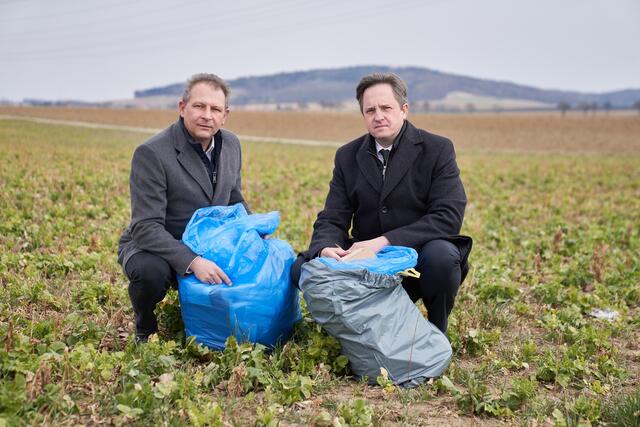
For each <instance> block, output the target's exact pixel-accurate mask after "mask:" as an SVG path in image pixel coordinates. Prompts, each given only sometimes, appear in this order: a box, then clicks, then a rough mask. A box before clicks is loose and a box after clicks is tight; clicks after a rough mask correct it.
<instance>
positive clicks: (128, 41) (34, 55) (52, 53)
mask: <svg viewBox="0 0 640 427" xmlns="http://www.w3.org/2000/svg"><path fill="white" fill-rule="evenodd" d="M421 4H422V3H421V2H419V1H416V2H413V6H419V5H421ZM390 9H391V8H390ZM393 9H395V8H393ZM334 10H335V9H334ZM272 12H274V13H281V11H278V10H275V11H272ZM351 12H356V14H357V18H358V19H359V20H360V19H361V18H363V17H369V16H374V15H381V14H382V15H384V16H386V12H387V11H386V10H380V9H374V10H368V11H367V12H362V11H361V10H359V9H358V10H352V11H351ZM352 16H353V15H352V14H351V13H347V14H345V13H342V14H337V15H336V14H333V15H328V16H324V17H322V18H320V19H318V17H317V16H313V17H312V18H310V19H307V20H301V21H299V22H296V24H294V25H289V26H287V27H269V28H267V29H260V36H261V37H264V36H265V35H274V34H276V35H277V34H282V33H287V34H291V33H292V32H294V31H296V30H300V29H307V28H309V27H310V26H313V25H315V26H318V27H319V26H320V25H321V24H325V23H328V24H331V23H336V22H340V21H345V20H349V19H352ZM263 17H264V15H261V16H256V17H254V18H256V19H255V20H254V21H253V22H256V21H259V22H264V19H263ZM224 22H225V24H227V25H228V26H229V27H233V26H234V24H235V22H234V21H233V20H224ZM242 22H243V23H246V24H251V23H252V21H250V20H248V19H242ZM192 27H193V26H192V24H191V23H190V24H187V25H186V26H184V27H181V28H178V29H175V28H174V29H172V33H174V32H175V33H180V32H182V31H186V30H188V29H192ZM164 29H166V27H164V26H163V28H162V30H164ZM215 29H216V34H220V31H218V30H219V28H218V27H216V28H215ZM254 32H255V28H254V27H247V26H244V27H243V28H242V30H235V32H233V34H240V35H243V34H251V33H254ZM230 33H232V32H230ZM156 34H157V33H155V29H154V28H153V27H152V28H150V30H149V31H145V32H143V33H133V34H129V35H127V36H124V37H120V38H115V39H114V38H112V39H111V40H108V41H106V43H108V44H102V45H100V44H97V43H96V42H91V43H84V44H80V45H75V46H66V47H62V48H58V49H51V48H43V49H38V50H32V51H25V50H24V49H21V50H20V51H15V52H11V51H8V52H4V53H3V55H2V61H7V60H13V61H18V60H28V61H33V60H51V59H74V58H76V59H80V58H81V59H90V58H94V57H100V58H102V57H104V56H105V55H111V54H124V53H126V52H132V53H135V54H139V53H140V50H141V49H153V48H171V47H182V46H183V43H184V42H186V41H191V40H193V36H192V34H191V33H186V34H185V33H182V34H181V35H179V36H176V37H173V38H172V40H171V41H170V42H162V43H158V41H157V39H155V38H154V37H153V36H154V35H156ZM230 37H232V36H230ZM81 49H92V50H93V52H94V53H83V52H78V50H81Z"/></svg>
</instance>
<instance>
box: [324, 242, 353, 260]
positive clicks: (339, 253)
mask: <svg viewBox="0 0 640 427" xmlns="http://www.w3.org/2000/svg"><path fill="white" fill-rule="evenodd" d="M348 253H349V252H348V251H345V250H344V249H342V248H341V247H339V246H336V247H328V248H324V249H323V250H321V251H320V256H322V257H327V258H333V259H337V260H338V261H340V258H342V257H343V256H345V255H346V254H348Z"/></svg>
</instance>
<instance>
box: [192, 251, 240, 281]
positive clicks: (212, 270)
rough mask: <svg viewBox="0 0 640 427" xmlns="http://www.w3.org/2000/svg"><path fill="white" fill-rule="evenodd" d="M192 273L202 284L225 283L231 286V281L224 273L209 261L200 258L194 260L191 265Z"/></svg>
mask: <svg viewBox="0 0 640 427" xmlns="http://www.w3.org/2000/svg"><path fill="white" fill-rule="evenodd" d="M191 271H193V274H195V275H196V277H197V278H198V280H200V281H201V282H202V283H209V284H210V285H214V284H215V285H219V284H221V283H222V282H224V283H226V284H227V286H231V280H229V278H228V277H227V275H226V274H225V273H224V271H222V269H221V268H220V267H218V265H217V264H216V263H215V262H213V261H209V260H208V259H204V258H202V257H200V256H199V257H197V258H196V259H194V260H193V262H192V263H191Z"/></svg>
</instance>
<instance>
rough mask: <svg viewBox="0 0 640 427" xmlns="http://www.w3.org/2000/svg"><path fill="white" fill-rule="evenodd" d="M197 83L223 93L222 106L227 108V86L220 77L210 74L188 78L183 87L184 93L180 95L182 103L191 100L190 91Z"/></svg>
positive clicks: (199, 74) (200, 74)
mask: <svg viewBox="0 0 640 427" xmlns="http://www.w3.org/2000/svg"><path fill="white" fill-rule="evenodd" d="M198 83H207V84H209V85H211V86H213V87H215V88H217V89H220V90H221V91H222V93H224V106H225V108H229V92H230V91H229V85H228V84H227V82H225V81H224V80H223V79H222V78H221V77H219V76H217V75H215V74H211V73H198V74H194V75H193V76H191V77H189V80H187V83H186V84H185V86H184V92H183V93H182V101H183V102H189V98H191V89H193V87H194V86H195V85H197V84H198Z"/></svg>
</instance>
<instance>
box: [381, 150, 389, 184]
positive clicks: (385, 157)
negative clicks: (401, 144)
mask: <svg viewBox="0 0 640 427" xmlns="http://www.w3.org/2000/svg"><path fill="white" fill-rule="evenodd" d="M390 152H391V150H388V149H386V148H383V149H382V150H380V151H379V153H380V155H381V156H382V179H384V173H385V172H386V171H387V164H388V163H389V153H390Z"/></svg>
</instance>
